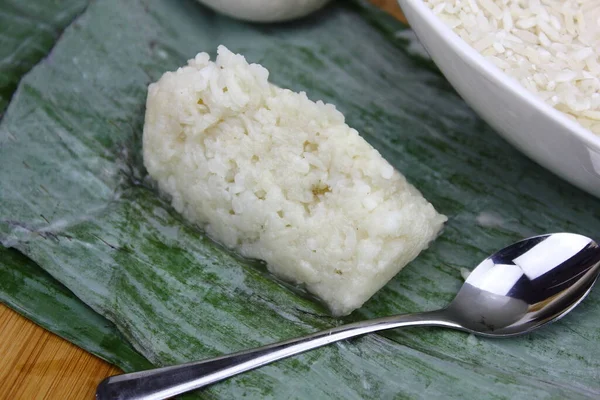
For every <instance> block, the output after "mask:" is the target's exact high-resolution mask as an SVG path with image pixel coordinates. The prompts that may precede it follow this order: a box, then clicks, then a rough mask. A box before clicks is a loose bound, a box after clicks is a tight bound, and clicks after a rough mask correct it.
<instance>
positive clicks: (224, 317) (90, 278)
mask: <svg viewBox="0 0 600 400" xmlns="http://www.w3.org/2000/svg"><path fill="white" fill-rule="evenodd" d="M405 29H406V28H405V27H404V26H403V25H401V24H400V23H398V22H396V21H394V20H393V19H391V18H389V17H387V16H385V15H384V14H382V13H381V12H378V11H377V10H374V9H373V8H371V7H370V6H368V5H367V4H365V3H364V2H352V3H350V4H348V3H343V2H337V3H335V4H333V5H332V6H331V7H328V8H326V9H325V10H323V11H322V12H320V13H318V14H316V15H315V16H313V17H311V18H308V19H305V20H303V21H300V22H297V23H292V24H285V25H251V24H245V23H240V22H235V21H233V20H230V19H227V18H224V17H220V16H217V15H215V14H214V13H212V12H211V11H209V10H207V9H205V8H203V7H202V6H200V5H199V4H197V3H196V2H194V1H191V0H189V1H185V0H181V1H168V0H153V1H142V0H135V1H128V2H120V1H117V0H105V1H97V2H93V3H92V4H91V5H90V6H89V7H88V8H87V10H86V11H85V12H84V13H83V14H82V15H81V17H80V18H78V20H77V21H76V22H75V23H74V24H72V25H71V26H69V28H68V29H67V30H66V31H65V33H64V34H63V36H62V37H61V38H60V40H59V41H58V43H57V44H56V46H55V48H54V49H53V51H52V53H51V56H50V57H47V58H46V59H45V60H44V61H43V62H42V63H40V64H39V65H37V66H36V67H35V68H34V69H33V70H32V72H31V73H29V74H28V75H27V76H26V77H25V78H24V79H23V80H22V81H21V83H20V85H19V88H18V90H17V92H16V93H15V95H14V97H13V100H12V101H11V104H10V106H9V108H8V110H7V112H6V114H5V116H4V118H3V120H2V123H1V125H0V182H1V186H0V189H1V192H0V240H1V242H2V244H3V245H4V246H5V247H10V248H14V249H17V250H18V251H20V252H21V253H23V254H24V255H25V256H27V257H28V258H29V259H31V260H32V261H33V262H35V263H37V264H38V265H39V266H40V267H41V268H43V269H44V270H45V271H47V272H48V273H49V274H51V275H52V276H53V277H54V278H55V279H57V280H58V281H60V282H61V283H62V284H64V285H65V286H66V287H67V288H69V290H71V291H72V292H73V293H74V294H75V295H76V296H77V297H78V298H80V299H81V300H82V301H84V302H85V303H86V304H88V305H89V306H90V307H91V308H92V309H93V310H94V311H96V312H97V313H99V314H101V315H102V316H103V317H105V318H107V319H108V320H110V321H112V322H113V323H114V324H115V326H116V327H117V329H118V330H119V331H120V332H121V333H122V334H123V335H124V336H125V338H126V339H127V340H128V341H130V342H131V343H132V344H133V345H134V346H135V348H136V349H137V350H138V351H140V352H141V353H142V354H143V355H144V356H145V357H146V358H147V359H148V360H149V361H150V362H151V363H153V364H155V365H166V364H171V363H175V362H183V361H189V360H194V359H201V358H206V357H210V356H215V355H219V354H223V353H228V352H233V351H237V350H241V349H245V348H248V347H252V346H257V345H262V344H267V343H271V342H274V341H277V340H282V339H286V338H289V337H294V336H297V335H301V334H306V333H309V332H313V331H316V330H319V329H323V328H327V327H331V326H335V325H337V324H340V323H343V322H348V321H352V320H356V319H359V318H366V317H373V316H382V315H388V314H392V313H399V312H407V311H417V310H429V309H435V308H438V307H442V306H444V305H445V304H446V303H447V302H448V301H450V300H451V299H452V297H453V295H454V293H455V292H456V291H457V290H458V288H459V287H460V285H461V277H460V270H461V268H470V267H472V266H473V265H476V264H477V263H478V262H479V261H480V260H481V259H482V258H483V257H485V256H486V255H487V254H489V253H491V252H493V251H494V250H496V249H498V248H500V247H502V246H504V245H506V244H508V243H510V242H512V241H514V240H517V239H518V238H520V237H523V236H528V235H532V234H537V233H542V232H551V231H563V230H564V231H575V232H580V233H582V234H587V235H590V236H591V235H593V233H594V232H597V231H598V228H600V215H599V213H598V211H597V210H598V200H597V199H594V198H592V197H591V196H588V195H586V194H585V193H583V192H581V191H579V190H577V189H575V188H573V187H572V186H570V185H569V184H567V183H565V182H563V181H561V180H559V179H558V178H556V177H555V176H554V175H552V174H550V173H548V172H546V171H545V170H543V169H541V168H540V167H539V166H537V165H536V164H534V163H532V162H531V161H529V160H527V159H526V158H524V157H523V156H521V155H520V154H519V153H518V152H517V151H516V150H515V149H514V148H512V147H510V146H509V145H508V144H507V143H506V142H504V141H503V140H502V139H500V138H499V137H498V136H497V135H496V134H495V133H494V132H493V131H492V130H491V129H490V128H489V127H488V126H487V125H486V124H485V123H483V122H482V121H481V120H480V119H479V118H478V117H477V116H476V115H475V114H474V113H473V112H472V111H471V110H470V109H469V108H468V107H467V106H466V105H465V103H464V102H463V101H462V100H461V99H460V98H459V97H458V95H457V94H456V93H455V92H454V91H453V90H452V88H451V87H450V86H449V85H448V83H447V82H446V81H445V79H444V78H443V77H442V76H441V75H440V74H439V73H438V72H437V70H436V69H435V68H434V67H433V65H432V64H431V62H430V61H428V60H426V59H424V58H423V57H422V55H420V54H415V53H414V51H413V49H414V46H415V44H414V43H413V42H412V41H411V40H410V39H407V38H410V36H409V35H406V34H405ZM221 43H222V44H225V45H226V46H228V47H229V48H230V49H232V50H233V51H237V52H241V53H243V54H245V55H246V56H247V58H248V59H249V60H251V61H254V62H259V63H261V64H263V65H265V66H266V67H267V68H269V69H270V70H271V72H272V75H271V79H272V81H273V82H274V83H276V84H278V85H280V86H284V87H289V88H291V89H293V90H296V91H298V90H305V91H307V93H308V94H309V97H311V98H313V99H323V100H325V101H329V102H333V103H334V104H336V105H337V106H338V107H339V109H340V110H341V111H342V112H344V113H345V115H346V116H347V120H348V122H349V124H350V125H351V126H353V127H355V128H357V129H358V130H359V131H360V132H361V133H362V135H363V136H364V137H365V139H366V140H367V141H369V142H370V143H371V144H372V145H373V146H374V147H376V148H377V149H378V150H379V151H380V152H381V153H382V154H383V156H384V157H386V158H387V159H388V160H389V161H390V162H391V163H392V164H393V165H394V166H395V167H396V168H398V169H399V170H400V171H401V172H403V173H404V174H405V175H406V176H407V177H408V178H409V180H411V181H412V182H413V183H414V184H415V185H416V186H417V187H418V188H419V189H420V190H421V191H422V192H423V193H424V195H425V196H426V197H427V198H428V199H429V200H430V201H432V203H433V204H434V205H435V206H436V208H438V209H439V210H440V211H441V212H443V213H445V214H446V215H448V216H449V217H450V219H449V222H448V224H447V227H446V229H445V231H444V233H443V235H442V236H441V237H440V238H439V239H438V240H437V241H436V242H435V243H434V244H433V245H432V246H431V248H430V249H429V250H427V251H426V252H424V253H423V254H422V255H421V256H420V257H419V258H418V259H417V260H415V261H414V262H413V263H411V264H410V265H409V266H408V267H407V268H406V269H405V270H403V272H402V273H401V274H399V275H398V276H397V277H396V278H394V279H393V280H392V281H391V282H390V283H389V284H388V285H387V286H386V287H385V288H384V289H382V290H381V291H380V292H379V293H378V294H377V295H376V296H375V297H374V298H373V299H372V300H370V301H369V302H368V303H367V304H366V305H365V306H364V307H363V308H361V309H360V310H358V311H357V312H355V313H354V314H353V315H351V316H350V317H347V318H345V319H334V318H331V317H329V316H327V315H326V313H325V310H324V308H323V307H322V306H321V305H319V304H318V302H315V301H314V300H313V299H311V298H310V297H309V296H307V295H306V294H305V293H304V292H303V291H302V289H301V288H296V287H291V286H289V285H287V284H285V283H283V282H280V281H278V280H277V279H274V278H273V277H272V276H271V275H269V274H268V273H267V272H266V269H265V268H264V265H262V264H261V263H259V262H254V261H250V260H245V259H241V258H239V257H237V256H236V255H235V254H231V253H230V252H229V251H227V250H226V249H224V248H222V247H221V246H219V245H218V244H216V243H214V242H212V241H211V240H210V239H208V238H207V237H206V236H205V235H204V234H203V233H202V232H201V231H199V230H198V229H197V228H196V227H194V226H191V225H189V224H187V223H186V222H185V221H184V220H183V219H182V218H181V217H180V216H179V215H177V213H176V212H175V211H174V210H173V209H172V208H171V207H170V205H169V202H168V200H167V199H165V198H163V197H161V196H160V195H159V193H158V192H157V191H156V189H155V187H154V186H153V185H152V182H151V181H150V180H149V179H148V178H147V176H146V173H145V171H144V168H143V163H142V159H141V151H140V150H141V142H140V138H141V132H142V126H143V116H144V101H145V94H146V87H147V85H148V83H150V82H152V81H154V80H156V79H157V78H158V77H159V76H160V75H161V73H162V72H164V71H166V70H172V69H174V68H176V67H177V66H179V65H182V64H183V63H184V62H185V60H186V59H188V58H191V57H192V56H194V55H195V53H197V52H199V51H209V52H214V50H215V49H216V46H217V45H218V44H221ZM324 223H326V221H324ZM22 261H23V260H22ZM20 264H24V262H17V263H15V266H14V267H19V265H20ZM5 273H8V272H3V274H5ZM2 290H3V292H4V297H6V298H13V297H15V296H17V295H18V293H17V290H15V289H11V288H10V287H7V288H5V287H2ZM19 290H24V289H23V288H21V289H19ZM32 293H36V292H35V291H32ZM36 296H37V294H36ZM599 300H600V298H599V296H598V294H597V292H592V293H591V295H590V296H589V297H588V299H586V301H585V302H584V303H583V304H582V305H581V306H580V307H578V309H577V310H575V311H573V313H572V314H570V315H569V316H568V317H567V318H565V319H564V320H561V321H559V322H558V323H556V324H554V325H552V326H551V327H549V328H546V329H544V330H541V331H539V332H536V333H533V334H530V335H528V336H526V337H522V338H517V339H510V340H478V339H475V338H473V337H469V336H467V335H465V334H462V333H459V332H452V331H442V330H436V329H411V330H397V331H390V332H385V333H382V334H380V335H369V336H366V337H363V338H360V339H357V340H353V341H350V342H344V343H339V344H336V345H332V346H330V347H327V348H322V349H320V350H316V351H313V352H311V353H307V354H304V355H301V356H298V357H295V358H292V359H288V360H284V361H281V362H278V363H276V364H273V365H270V366H267V367H264V368H262V369H259V370H256V371H253V372H250V373H247V374H244V375H241V376H238V377H236V378H233V379H230V380H228V381H225V382H222V383H219V384H216V385H214V386H212V387H210V388H208V389H206V390H204V391H203V392H202V393H201V395H202V396H204V397H207V398H237V397H242V396H245V397H249V398H310V397H313V398H315V397H316V398H323V397H333V398H350V399H351V398H357V399H358V398H439V397H443V398H473V399H482V398H490V399H491V398H494V399H495V398H512V399H529V398H548V399H550V398H556V399H559V398H560V399H562V398H598V397H599V396H600V380H599V379H598V378H599V377H600V372H599V371H600V357H599V356H600V347H599V346H598V345H597V343H598V340H599V339H600V322H599V321H598V319H597V318H595V317H596V316H597V315H598V312H599V311H600V302H599ZM43 313H44V312H43V311H39V312H37V314H36V312H32V313H31V317H32V318H34V319H40V318H41V317H42V314H43ZM47 313H48V312H46V313H45V314H47ZM51 314H52V316H51V317H49V316H46V318H47V321H49V322H48V326H50V327H51V325H52V324H53V323H55V322H52V320H53V319H54V321H56V320H58V319H60V318H61V316H62V315H63V312H62V311H61V310H56V311H52V312H51ZM82 315H83V314H82ZM125 357H127V356H125Z"/></svg>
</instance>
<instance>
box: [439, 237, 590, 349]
mask: <svg viewBox="0 0 600 400" xmlns="http://www.w3.org/2000/svg"><path fill="white" fill-rule="evenodd" d="M599 269H600V249H599V248H598V244H597V243H596V242H595V241H593V240H592V239H590V238H587V237H585V236H582V235H576V234H571V233H555V234H550V235H541V236H535V237H532V238H529V239H525V240H522V241H520V242H517V243H514V244H512V245H510V246H508V247H506V248H504V249H502V250H500V251H498V252H496V253H494V254H493V255H491V256H489V257H488V258H486V259H485V260H483V261H482V262H481V263H480V264H479V265H478V266H477V267H476V268H475V269H474V270H473V272H471V274H470V275H469V277H468V278H467V280H466V282H465V284H464V285H463V287H462V288H461V290H460V291H459V292H458V294H457V296H456V298H455V299H454V300H453V301H452V303H450V305H449V306H448V308H446V309H445V310H444V312H445V313H447V314H448V317H449V318H450V319H451V320H452V321H454V322H458V323H459V324H460V325H461V326H462V327H463V328H464V330H467V331H469V332H472V333H476V334H478V335H482V336H495V337H499V336H514V335H520V334H524V333H527V332H530V331H531V330H533V329H536V328H538V327H540V326H542V325H545V324H547V323H549V322H552V321H556V320H557V319H559V318H562V317H563V316H564V315H566V314H567V313H568V312H569V311H571V310H572V309H573V308H574V307H575V306H576V305H577V304H579V302H581V301H582V300H583V298H585V296H586V295H587V294H588V293H589V291H590V290H591V288H592V286H593V284H594V282H595V281H596V279H597V278H598V272H599Z"/></svg>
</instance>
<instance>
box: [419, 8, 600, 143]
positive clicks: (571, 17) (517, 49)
mask: <svg viewBox="0 0 600 400" xmlns="http://www.w3.org/2000/svg"><path fill="white" fill-rule="evenodd" d="M424 1H425V3H426V4H427V5H428V6H429V7H430V8H431V9H432V10H433V12H434V13H435V14H436V15H437V16H438V17H440V19H442V20H443V21H444V22H445V23H446V24H447V25H448V26H450V27H451V28H452V29H453V30H454V31H455V32H456V33H457V34H458V35H459V36H460V37H461V38H463V39H464V40H465V41H466V42H467V43H469V44H470V45H471V46H472V47H473V48H475V49H476V50H477V51H478V52H480V53H481V54H482V55H484V56H485V57H486V58H487V59H488V60H490V61H491V62H493V63H494V64H495V65H496V66H497V67H499V68H500V69H502V70H503V71H504V72H506V73H507V74H509V75H510V76H512V77H514V78H516V79H517V80H518V81H519V82H520V83H521V84H522V85H523V86H525V87H526V88H527V89H529V90H530V91H532V92H534V93H537V94H538V95H539V96H540V97H541V98H542V99H543V100H544V101H545V102H547V103H548V104H550V105H551V106H553V107H554V108H556V109H557V110H560V111H562V112H564V113H565V114H566V115H567V116H569V117H570V118H571V119H574V120H576V121H578V122H579V123H580V124H581V125H583V126H584V127H586V128H587V129H589V130H591V131H592V132H594V133H595V134H598V135H600V62H599V59H598V56H599V54H600V0H565V1H563V0H424Z"/></svg>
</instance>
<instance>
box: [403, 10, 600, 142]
mask: <svg viewBox="0 0 600 400" xmlns="http://www.w3.org/2000/svg"><path fill="white" fill-rule="evenodd" d="M403 2H405V3H410V5H411V6H412V7H414V8H415V9H416V11H417V12H418V13H419V14H420V15H421V16H422V17H423V18H424V19H425V20H426V21H427V23H428V24H429V26H430V27H431V29H433V30H435V31H436V32H437V33H438V34H439V35H440V36H441V37H443V38H444V40H445V41H446V43H447V44H448V45H449V46H450V47H451V48H452V50H454V51H456V52H457V53H460V54H462V56H463V57H464V58H465V59H467V60H468V61H469V62H470V63H471V65H472V66H473V67H474V68H476V69H478V70H479V71H480V72H481V73H483V74H485V75H486V76H487V77H488V78H489V79H491V80H493V81H495V83H497V84H499V85H502V86H504V87H505V88H506V89H507V90H508V91H510V92H512V93H513V94H514V95H515V96H518V97H521V98H522V99H524V100H525V101H526V102H527V103H529V104H530V105H531V106H532V107H534V108H535V109H537V110H538V111H540V112H541V113H544V114H546V115H548V117H550V118H551V119H552V120H553V121H554V122H556V123H557V124H559V125H562V126H563V127H564V128H565V129H566V130H569V131H570V132H571V133H573V135H574V136H576V137H577V138H579V139H581V140H582V141H583V142H585V144H586V145H588V146H589V147H592V148H593V149H595V150H596V151H598V152H600V136H597V135H596V134H594V133H593V132H592V131H590V130H589V129H587V128H584V127H583V126H582V125H581V124H579V123H578V122H575V121H572V120H571V119H569V118H568V117H567V116H565V115H564V113H563V112H562V111H559V110H557V109H555V108H554V107H552V106H551V105H549V104H547V103H546V102H545V101H543V100H542V99H541V98H539V97H538V96H537V95H536V94H535V93H533V92H530V91H529V89H527V88H525V87H524V86H523V85H522V84H521V83H520V82H519V81H518V80H517V79H515V78H513V77H512V76H510V75H508V74H507V73H506V72H504V71H502V70H501V69H500V68H499V67H497V66H496V65H495V64H494V63H492V62H491V61H488V60H487V59H486V58H485V57H484V56H483V55H481V54H480V53H479V52H478V51H477V50H475V49H474V48H473V47H471V46H470V45H469V44H468V43H467V42H465V41H464V40H463V39H462V38H461V37H460V36H458V35H457V34H456V33H454V31H453V30H452V29H451V28H450V27H448V26H447V25H446V24H445V23H444V22H443V21H442V20H441V19H440V18H438V17H437V16H436V15H435V14H434V13H433V11H432V10H431V9H430V8H429V7H427V6H426V5H425V3H424V2H423V0H398V3H399V4H400V5H402V3H403Z"/></svg>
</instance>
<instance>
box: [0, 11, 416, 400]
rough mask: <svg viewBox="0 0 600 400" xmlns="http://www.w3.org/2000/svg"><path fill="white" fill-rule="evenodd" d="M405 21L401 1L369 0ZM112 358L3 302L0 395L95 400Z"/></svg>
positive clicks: (28, 399) (27, 399) (113, 370)
mask: <svg viewBox="0 0 600 400" xmlns="http://www.w3.org/2000/svg"><path fill="white" fill-rule="evenodd" d="M370 1H371V2H372V3H374V4H376V5H377V6H378V7H380V8H382V9H384V10H385V11H387V12H389V13H390V14H392V15H394V16H395V17H397V18H398V19H400V20H402V21H405V19H404V15H402V11H400V8H399V7H398V3H397V2H396V0H370ZM118 373H120V370H119V369H118V368H117V367H115V366H112V365H110V364H108V363H107V362H105V361H103V360H101V359H99V358H97V357H95V356H93V355H91V354H89V353H87V352H86V351H84V350H82V349H80V348H78V347H77V346H75V345H73V344H71V343H69V342H67V341H66V340H63V339H61V338H60V337H58V336H56V335H54V334H53V333H51V332H49V331H47V330H45V329H43V328H41V327H39V326H37V325H35V324H34V323H33V322H31V321H29V320H27V319H26V318H24V317H22V316H20V315H19V314H17V313H16V312H14V311H12V310H11V309H9V308H7V307H5V306H4V305H2V304H0V399H3V400H4V399H5V400H19V399H23V400H37V399H60V400H71V399H93V398H94V392H95V390H96V386H97V385H98V383H100V382H101V381H102V380H103V379H104V378H106V377H108V376H111V375H115V374H118Z"/></svg>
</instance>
